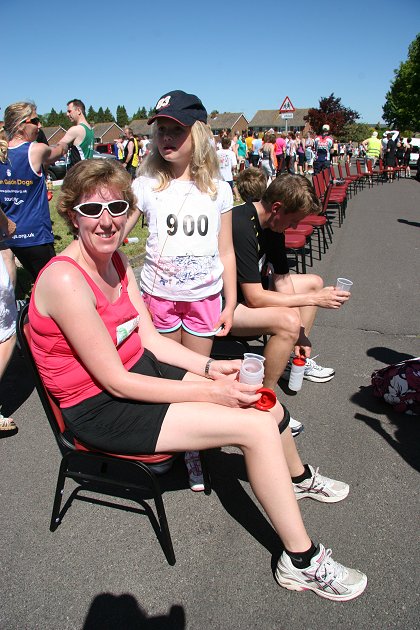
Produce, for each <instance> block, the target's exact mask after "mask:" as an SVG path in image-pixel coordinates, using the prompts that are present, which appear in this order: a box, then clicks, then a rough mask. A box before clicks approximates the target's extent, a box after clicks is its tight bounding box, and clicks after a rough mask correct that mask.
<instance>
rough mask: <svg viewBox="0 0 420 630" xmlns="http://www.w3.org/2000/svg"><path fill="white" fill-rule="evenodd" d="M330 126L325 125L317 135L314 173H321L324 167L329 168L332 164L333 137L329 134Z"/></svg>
mask: <svg viewBox="0 0 420 630" xmlns="http://www.w3.org/2000/svg"><path fill="white" fill-rule="evenodd" d="M329 131H330V126H329V125H323V126H322V132H321V134H320V135H318V136H316V138H315V142H314V151H315V162H314V173H315V174H316V173H320V172H321V171H323V170H324V168H329V167H330V164H331V149H332V146H333V139H332V138H331V136H330V135H329Z"/></svg>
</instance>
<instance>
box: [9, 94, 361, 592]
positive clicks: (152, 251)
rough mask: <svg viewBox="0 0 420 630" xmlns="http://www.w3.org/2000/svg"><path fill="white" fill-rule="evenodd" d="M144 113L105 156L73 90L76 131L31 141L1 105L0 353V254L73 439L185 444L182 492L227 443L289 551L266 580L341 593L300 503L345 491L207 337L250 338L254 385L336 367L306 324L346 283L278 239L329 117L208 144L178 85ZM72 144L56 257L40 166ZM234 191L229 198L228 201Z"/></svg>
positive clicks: (354, 579) (303, 195) (193, 105)
mask: <svg viewBox="0 0 420 630" xmlns="http://www.w3.org/2000/svg"><path fill="white" fill-rule="evenodd" d="M155 112H156V113H155V115H154V116H153V117H152V118H151V119H150V120H149V121H148V122H149V124H150V125H151V139H150V141H149V142H147V143H146V144H144V143H143V144H141V143H139V141H138V139H137V138H135V136H134V134H133V132H132V130H131V129H130V128H129V127H127V128H126V129H125V130H124V138H121V139H120V140H121V142H116V145H118V146H116V150H117V151H119V152H120V159H119V160H91V159H89V155H88V151H89V146H88V145H89V142H90V132H89V127H88V126H87V125H86V122H85V120H83V118H84V105H83V103H82V102H81V101H79V100H77V99H75V100H73V101H70V102H69V110H68V115H69V117H71V119H72V121H73V123H74V126H73V127H72V128H71V129H70V130H69V132H67V134H66V136H65V137H64V138H63V140H62V141H61V142H60V143H58V144H57V145H56V146H54V147H48V146H47V145H44V147H43V148H39V145H38V144H37V143H36V142H35V138H36V133H37V132H38V130H39V119H38V117H37V115H36V108H35V106H34V105H33V104H28V103H18V104H14V105H11V106H9V107H8V108H7V109H6V111H5V120H4V129H3V131H2V133H3V139H2V140H0V179H1V182H2V186H1V188H0V201H1V204H2V208H3V210H4V213H5V215H6V216H7V217H9V218H10V219H12V220H13V221H14V222H15V223H16V232H15V234H14V235H13V236H11V235H10V234H9V235H6V236H5V238H4V240H3V246H2V247H3V251H2V254H3V255H4V259H3V258H1V259H0V260H1V263H2V264H1V266H0V272H2V273H3V272H4V270H5V269H6V274H5V277H6V278H7V280H6V282H5V285H4V286H5V291H4V297H3V293H2V304H3V303H4V304H5V305H6V307H5V310H4V312H6V311H7V312H8V319H7V318H6V317H5V316H2V321H1V334H2V337H1V338H0V348H1V347H2V346H3V347H4V348H6V351H5V356H6V355H7V360H9V358H10V354H11V351H12V350H13V344H14V330H13V326H11V325H10V319H12V320H13V318H14V317H15V316H16V313H15V311H13V308H12V307H11V306H10V304H11V303H12V302H13V300H12V299H11V296H12V295H13V273H12V272H9V274H7V265H8V264H9V265H10V257H9V254H8V252H9V251H10V252H11V253H12V254H15V255H16V256H17V257H19V256H20V257H21V259H22V264H23V265H24V266H28V269H29V265H31V269H32V275H33V278H34V281H35V284H34V286H33V290H32V294H31V298H30V306H29V324H30V327H31V338H32V351H33V355H34V359H35V361H36V364H37V366H38V369H39V372H40V374H41V377H42V379H43V382H44V384H45V386H46V387H47V389H48V390H49V391H50V392H51V393H52V395H53V396H54V397H55V399H56V400H58V401H59V404H60V408H61V411H62V414H63V417H64V420H65V423H66V425H67V427H68V429H69V430H70V431H71V432H72V434H73V435H74V436H75V437H77V439H78V440H80V442H82V443H84V444H86V445H87V446H88V447H91V448H95V449H99V450H104V451H111V452H115V453H123V454H136V453H155V452H173V451H175V452H176V451H179V452H184V453H185V463H186V467H187V471H188V476H189V484H190V487H191V489H192V490H194V491H200V490H203V487H204V486H203V479H202V472H201V468H200V458H199V451H200V450H202V449H207V448H214V447H222V446H228V445H235V446H238V447H239V448H240V449H241V450H242V452H243V455H244V458H245V463H246V467H247V472H248V477H249V481H250V484H251V487H252V489H253V491H254V493H255V496H256V497H257V499H258V501H259V502H260V503H261V505H262V506H263V508H264V510H265V512H266V514H267V515H268V517H269V518H270V520H271V522H272V524H273V527H274V528H275V530H276V532H277V534H278V535H279V537H280V539H281V541H282V543H283V546H284V549H285V550H284V552H283V553H282V555H281V557H280V559H279V561H278V564H277V568H276V572H275V577H276V580H277V582H278V583H279V584H280V585H281V586H283V587H285V588H288V589H291V590H296V591H301V590H312V591H313V592H315V593H316V594H318V595H319V596H321V597H324V598H327V599H332V600H335V601H347V600H350V599H353V598H355V597H357V596H359V595H360V594H361V593H362V592H363V591H364V589H365V587H366V584H367V578H366V576H365V575H364V574H363V573H361V572H360V571H357V570H355V569H350V568H347V567H344V566H342V565H341V564H339V563H338V562H336V561H335V560H333V558H332V555H331V550H329V549H327V548H325V547H324V546H323V545H322V544H321V543H320V544H315V543H314V542H313V541H312V540H311V538H310V537H309V536H308V534H307V531H306V529H305V526H304V524H303V520H302V516H301V513H300V510H299V506H298V500H300V499H303V498H307V497H309V498H312V499H314V500H317V501H321V502H325V503H335V502H339V501H342V500H344V499H345V498H346V497H347V495H348V493H349V486H348V484H346V483H345V482H342V481H337V480H334V479H330V478H328V477H326V476H324V475H321V473H320V472H319V470H318V468H317V467H316V466H313V465H310V464H308V463H303V462H302V460H301V459H300V456H299V454H298V450H297V447H296V441H295V439H294V438H295V437H296V436H297V435H298V434H299V433H300V431H301V430H302V424H301V423H300V422H299V421H298V420H296V419H293V418H292V417H291V416H290V413H289V411H288V410H287V409H286V408H285V407H284V406H283V405H282V404H280V403H279V402H278V401H277V402H276V403H275V405H274V406H273V408H272V409H270V410H269V411H260V410H258V409H257V408H256V407H255V404H256V403H257V402H258V400H259V399H260V394H259V393H258V391H256V387H255V385H247V384H244V383H242V382H240V381H239V379H238V374H239V370H240V367H241V361H239V360H233V361H231V360H215V359H213V358H212V357H211V352H212V345H213V341H214V338H215V336H218V337H224V336H226V335H228V334H229V333H233V334H234V335H237V336H243V337H248V336H252V335H262V334H264V335H267V336H268V341H267V343H266V345H265V347H264V357H265V373H264V377H263V379H262V382H261V384H260V385H261V386H264V387H267V388H270V389H272V390H273V391H274V390H275V388H276V386H277V383H278V381H279V379H280V378H284V379H286V380H287V379H288V377H289V375H290V370H291V363H292V359H293V357H294V356H298V357H300V358H301V359H302V361H303V364H304V366H305V367H304V378H306V379H308V380H311V381H313V382H315V383H325V382H328V381H330V380H331V379H332V378H334V376H335V371H334V369H333V368H330V367H322V366H320V365H319V364H317V363H316V362H315V360H314V359H313V358H312V356H311V353H312V344H311V341H310V332H311V328H312V326H313V324H314V321H315V318H316V314H317V309H318V307H320V308H328V309H333V310H338V309H339V308H341V306H342V305H343V304H345V303H346V302H347V301H348V300H349V299H350V297H351V296H350V293H349V292H348V291H342V290H338V289H336V288H335V287H331V286H327V287H324V284H323V280H322V278H321V277H319V276H318V275H315V274H290V272H289V266H288V260H287V255H286V249H285V237H284V231H285V230H286V229H287V228H289V227H294V226H296V225H297V223H298V222H299V221H300V220H301V219H303V218H304V217H306V216H308V215H311V214H318V213H319V212H320V203H319V200H318V198H317V196H316V195H315V191H314V189H313V186H312V183H311V181H310V178H309V177H306V176H305V175H307V174H310V173H311V172H318V171H319V170H322V169H323V168H325V166H326V165H327V164H328V163H329V162H330V160H331V159H334V157H335V155H334V141H333V138H332V137H331V136H330V134H329V131H330V130H329V127H328V125H324V127H323V129H322V130H321V133H320V134H318V135H316V134H311V133H309V134H307V135H306V137H305V138H303V137H302V135H301V133H300V132H296V133H295V132H293V131H290V132H289V133H288V134H280V135H279V136H277V134H275V133H274V132H268V133H267V134H265V135H264V137H263V138H260V137H259V135H258V134H255V133H247V134H246V135H245V137H244V134H242V135H241V134H236V135H234V136H233V138H230V137H229V134H228V133H221V134H220V136H219V138H217V139H215V138H213V136H212V134H211V131H210V128H209V127H208V125H207V111H206V109H205V107H204V105H203V103H202V102H201V100H200V99H199V98H198V97H197V96H195V95H194V94H187V93H185V92H183V91H181V90H175V91H172V92H168V93H166V94H164V95H163V96H162V97H161V98H160V99H159V100H158V102H157V105H156V108H155ZM69 147H70V148H71V147H75V148H76V149H77V151H76V150H75V151H73V152H74V154H75V155H77V157H78V158H79V159H75V163H74V164H73V165H72V166H71V168H70V169H69V171H68V173H67V175H66V177H65V179H64V182H63V185H62V188H61V192H60V196H59V200H58V212H59V214H60V215H61V216H62V217H63V219H64V220H65V221H66V222H67V224H68V226H69V229H70V230H71V231H72V232H73V234H74V236H75V238H74V240H73V241H72V242H71V243H70V245H69V246H68V247H67V248H66V249H65V250H64V251H63V252H61V254H60V255H59V256H55V252H54V248H53V238H52V231H51V223H50V222H48V219H49V211H48V203H47V202H46V201H45V200H46V188H45V175H44V170H43V168H44V167H45V166H47V165H48V164H49V163H51V162H52V161H54V160H55V159H56V157H57V156H59V155H63V154H64V153H65V152H67V151H68V150H69ZM143 150H144V153H143V155H140V151H143ZM337 150H338V154H339V155H340V151H341V147H338V148H337ZM343 156H344V158H345V159H347V158H348V157H349V151H348V150H346V151H344V152H343ZM344 158H343V159H344ZM120 162H121V163H122V164H120ZM233 195H235V197H236V198H237V200H241V201H242V202H243V203H242V204H241V205H237V206H235V207H234V203H233ZM142 215H143V216H144V217H145V218H146V220H147V225H148V238H147V242H146V254H145V260H144V266H143V268H142V272H141V278H140V287H139V286H138V284H137V281H136V279H135V276H134V273H133V270H132V269H131V267H130V264H129V261H128V259H127V257H126V256H124V254H123V253H122V252H121V251H120V250H119V247H120V246H121V244H122V242H123V241H124V239H125V238H126V237H127V235H128V234H129V233H130V231H131V230H132V229H133V227H134V225H135V224H136V222H137V221H138V220H139V218H140V217H141V216H142ZM30 220H34V221H35V222H36V226H35V224H32V223H30ZM38 224H40V226H41V227H42V229H41V227H40V229H38ZM22 246H23V247H22ZM22 249H25V252H22V251H20V250H22ZM28 250H29V251H28ZM264 269H270V273H269V274H265V273H262V271H263V270H264ZM3 275H4V273H3ZM75 295H76V296H77V299H74V296H75ZM6 299H7V302H6ZM63 304H65V305H66V308H63ZM2 313H3V311H2ZM92 331H95V334H94V335H93V334H92ZM9 340H12V341H11V342H9V343H8V345H7V346H4V343H7V342H8V341H9ZM98 356H100V357H101V361H98V360H97V358H98ZM198 419H199V421H198ZM3 425H4V427H6V428H8V429H9V430H10V429H15V425H14V423H13V420H12V419H11V418H0V428H3Z"/></svg>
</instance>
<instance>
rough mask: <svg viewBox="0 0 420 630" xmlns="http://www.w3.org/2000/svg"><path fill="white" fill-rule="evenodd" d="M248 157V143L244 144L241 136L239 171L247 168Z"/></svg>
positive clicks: (239, 139)
mask: <svg viewBox="0 0 420 630" xmlns="http://www.w3.org/2000/svg"><path fill="white" fill-rule="evenodd" d="M246 155H247V148H246V143H245V142H244V139H243V137H242V135H240V136H239V138H238V170H239V171H242V170H243V169H244V167H245V162H246Z"/></svg>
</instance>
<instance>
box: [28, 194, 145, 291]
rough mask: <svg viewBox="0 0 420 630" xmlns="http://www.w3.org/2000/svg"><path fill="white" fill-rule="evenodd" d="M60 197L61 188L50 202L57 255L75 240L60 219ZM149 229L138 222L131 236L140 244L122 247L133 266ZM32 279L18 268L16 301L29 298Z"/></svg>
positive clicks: (139, 259)
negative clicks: (58, 205)
mask: <svg viewBox="0 0 420 630" xmlns="http://www.w3.org/2000/svg"><path fill="white" fill-rule="evenodd" d="M58 196H59V188H58V187H56V188H55V189H54V195H53V198H52V199H51V201H50V214H51V222H52V228H53V234H54V247H55V251H56V253H57V254H60V253H61V252H62V251H63V249H65V248H66V247H67V245H69V244H70V243H71V241H72V240H73V235H72V233H71V232H70V230H69V228H68V227H67V224H66V223H65V221H64V220H63V219H62V218H61V217H60V215H59V214H58V212H57V209H56V206H57V200H58ZM147 234H148V231H147V227H143V228H142V227H141V219H140V221H138V223H137V225H136V226H135V227H134V229H133V230H132V231H131V232H130V236H137V238H138V239H139V242H138V243H130V244H127V245H123V246H122V250H123V252H124V253H125V254H126V255H127V256H128V258H129V259H130V261H131V264H132V265H133V266H134V267H136V266H138V265H139V262H140V261H141V258H142V256H143V254H144V246H145V242H146V238H147ZM31 286H32V282H31V277H30V275H29V274H28V273H27V272H26V271H25V270H24V269H22V268H21V267H18V270H17V283H16V299H18V300H19V299H24V298H25V297H28V296H29V293H30V291H31Z"/></svg>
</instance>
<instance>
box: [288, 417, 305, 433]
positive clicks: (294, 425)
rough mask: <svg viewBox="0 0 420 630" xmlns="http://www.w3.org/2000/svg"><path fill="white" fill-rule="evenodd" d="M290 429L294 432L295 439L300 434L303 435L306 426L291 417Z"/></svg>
mask: <svg viewBox="0 0 420 630" xmlns="http://www.w3.org/2000/svg"><path fill="white" fill-rule="evenodd" d="M289 427H290V430H291V432H292V435H293V437H294V438H295V437H297V436H298V435H299V434H300V433H302V431H303V429H304V426H303V424H302V423H301V422H299V420H295V419H294V418H292V416H290V420H289Z"/></svg>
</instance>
